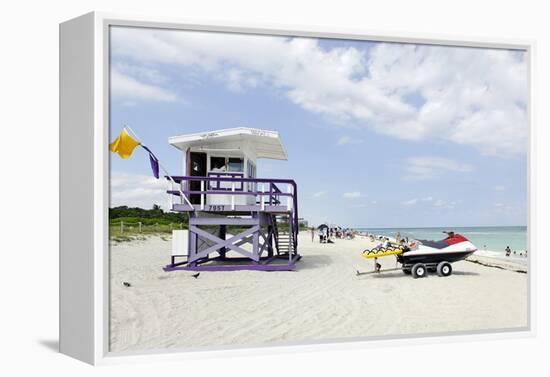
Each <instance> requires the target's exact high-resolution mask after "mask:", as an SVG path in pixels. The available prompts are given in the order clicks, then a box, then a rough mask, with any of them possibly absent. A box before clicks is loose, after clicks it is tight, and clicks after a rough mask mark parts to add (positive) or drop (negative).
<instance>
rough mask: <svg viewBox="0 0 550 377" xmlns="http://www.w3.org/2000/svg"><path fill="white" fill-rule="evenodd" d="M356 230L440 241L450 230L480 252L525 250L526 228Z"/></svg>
mask: <svg viewBox="0 0 550 377" xmlns="http://www.w3.org/2000/svg"><path fill="white" fill-rule="evenodd" d="M357 230H360V231H364V232H369V233H373V234H380V235H384V236H391V237H395V235H396V233H397V232H398V231H399V232H400V233H401V237H403V238H404V237H409V238H416V239H424V240H440V239H443V238H444V237H445V235H444V234H443V231H445V230H452V231H454V232H455V233H460V234H462V235H464V236H465V237H466V238H468V239H469V240H470V241H471V242H472V243H473V244H474V245H476V246H477V248H478V250H480V251H488V252H494V253H502V254H504V249H505V248H506V246H510V249H512V251H516V252H517V253H519V252H523V251H525V250H527V227H526V226H487V227H454V228H357Z"/></svg>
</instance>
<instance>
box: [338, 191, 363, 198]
mask: <svg viewBox="0 0 550 377" xmlns="http://www.w3.org/2000/svg"><path fill="white" fill-rule="evenodd" d="M342 197H344V198H345V199H357V198H360V197H361V193H360V192H359V191H352V192H345V193H344V195H342Z"/></svg>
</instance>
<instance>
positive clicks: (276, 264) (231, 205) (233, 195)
mask: <svg viewBox="0 0 550 377" xmlns="http://www.w3.org/2000/svg"><path fill="white" fill-rule="evenodd" d="M168 142H169V143H170V144H171V145H173V146H174V147H176V148H177V149H179V150H180V151H182V153H183V176H174V177H171V179H170V177H167V178H168V179H169V182H170V184H171V187H170V189H169V190H168V193H169V194H170V195H171V203H170V205H171V208H172V210H173V211H177V212H187V213H188V214H189V228H188V230H182V231H177V232H176V233H175V234H174V237H173V246H172V260H171V263H170V264H169V265H167V266H166V267H164V270H165V271H172V270H206V271H228V270H229V271H231V270H264V271H277V270H279V271H284V270H292V269H294V267H295V263H296V262H297V261H298V260H299V259H300V255H299V254H298V237H297V236H298V192H297V187H296V182H294V180H292V179H267V178H258V177H257V172H256V161H257V159H259V158H270V159H275V160H286V159H287V154H286V151H285V149H284V147H283V144H282V142H281V139H280V138H279V134H278V132H275V131H266V130H259V129H253V128H244V127H240V128H231V129H224V130H218V131H211V132H204V133H195V134H187V135H181V136H173V137H170V138H169V140H168ZM174 185H176V186H174Z"/></svg>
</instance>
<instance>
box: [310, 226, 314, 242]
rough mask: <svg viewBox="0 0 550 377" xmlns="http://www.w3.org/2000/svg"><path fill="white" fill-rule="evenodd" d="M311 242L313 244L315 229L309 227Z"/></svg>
mask: <svg viewBox="0 0 550 377" xmlns="http://www.w3.org/2000/svg"><path fill="white" fill-rule="evenodd" d="M311 242H315V228H314V227H311Z"/></svg>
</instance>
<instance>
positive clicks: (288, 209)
mask: <svg viewBox="0 0 550 377" xmlns="http://www.w3.org/2000/svg"><path fill="white" fill-rule="evenodd" d="M287 193H288V194H290V195H288V196H287V197H286V210H287V211H290V209H291V207H292V206H291V203H292V186H291V185H288V186H287ZM289 221H290V216H289Z"/></svg>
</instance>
